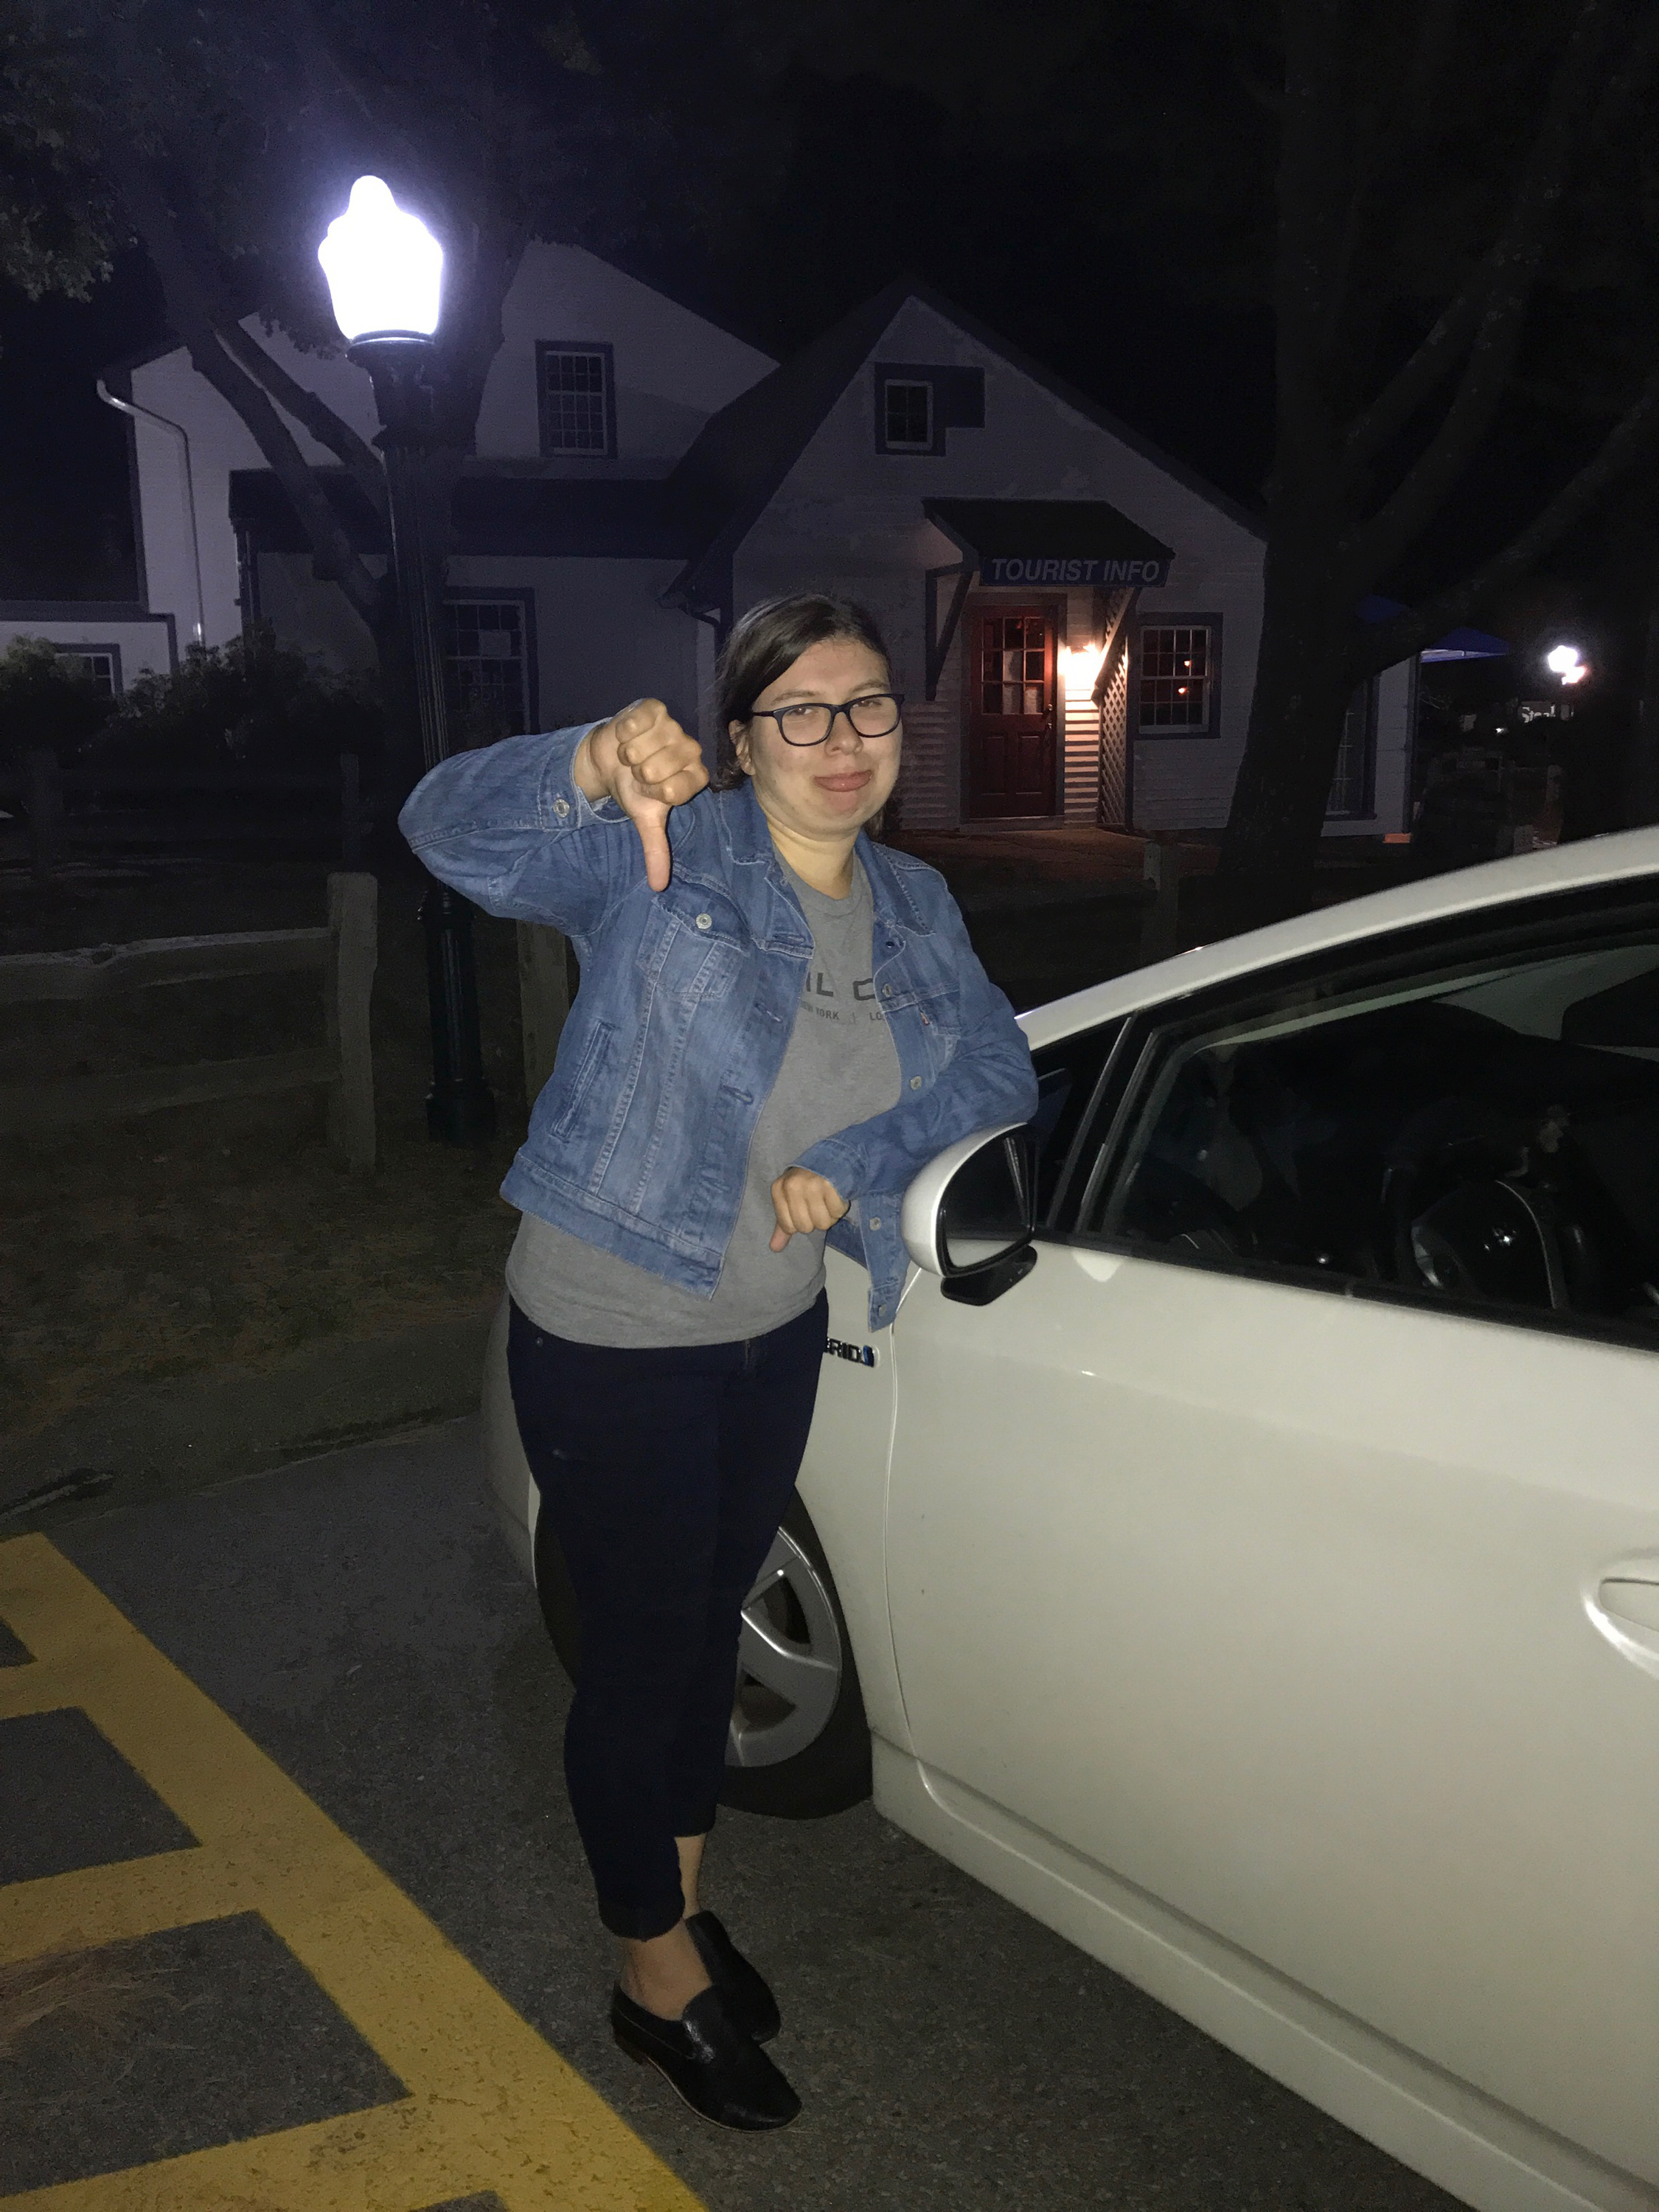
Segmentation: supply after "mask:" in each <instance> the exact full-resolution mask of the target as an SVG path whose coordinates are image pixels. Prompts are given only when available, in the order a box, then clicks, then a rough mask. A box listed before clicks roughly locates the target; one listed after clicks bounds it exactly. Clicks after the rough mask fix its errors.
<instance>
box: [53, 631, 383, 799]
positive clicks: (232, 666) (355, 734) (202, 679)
mask: <svg viewBox="0 0 1659 2212" xmlns="http://www.w3.org/2000/svg"><path fill="white" fill-rule="evenodd" d="M380 743H381V720H380V706H379V703H378V702H377V701H376V700H375V699H374V697H373V696H372V695H371V694H370V692H369V690H368V688H367V686H366V685H364V684H361V683H357V682H355V681H353V680H352V679H350V678H343V677H339V676H336V675H334V674H332V673H331V671H327V670H325V669H321V668H319V667H317V666H316V665H313V663H312V662H311V661H310V660H308V659H307V658H306V656H305V655H304V654H303V653H297V652H295V650H294V649H293V647H289V646H284V645H282V644H279V643H278V641H277V639H276V635H275V633H274V632H273V631H272V629H270V624H269V623H255V624H254V625H253V626H252V629H250V630H249V631H248V632H247V634H246V635H245V636H243V637H239V638H233V639H232V641H230V643H229V644H228V645H224V646H217V647H202V646H193V647H191V649H190V651H189V652H188V653H186V654H185V658H184V659H183V660H181V661H180V662H179V665H178V667H177V668H176V669H174V670H173V671H171V672H170V673H168V674H166V675H149V676H141V677H139V678H137V680H136V682H134V683H132V684H130V685H129V686H128V687H127V690H126V691H125V694H124V695H123V696H122V699H121V702H120V705H119V708H118V710H117V711H116V712H115V713H114V714H112V715H111V716H110V717H109V719H108V720H106V722H105V723H104V724H103V726H102V727H101V729H100V732H99V733H98V736H97V738H96V741H95V743H94V744H93V745H92V746H91V747H90V748H89V749H88V753H87V759H88V764H89V765H90V766H92V767H94V768H99V769H104V770H106V771H108V772H110V773H114V772H116V771H118V770H119V769H124V768H135V769H193V768H227V767H229V766H231V765H232V764H233V763H238V764H240V765H242V766H245V767H249V768H261V769H283V768H288V769H316V770H318V771H320V772H325V773H328V774H332V773H333V772H334V769H335V764H336V763H337V760H338V758H339V756H340V755H341V754H342V753H346V752H353V753H356V754H357V756H358V757H359V758H360V759H362V761H363V762H364V763H366V764H372V763H374V761H375V760H376V759H377V758H378V757H379V754H380Z"/></svg>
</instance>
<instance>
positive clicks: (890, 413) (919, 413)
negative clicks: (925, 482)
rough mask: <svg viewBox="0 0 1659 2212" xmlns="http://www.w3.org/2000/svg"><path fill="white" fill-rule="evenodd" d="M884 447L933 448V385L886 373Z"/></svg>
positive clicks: (890, 449)
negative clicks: (885, 432)
mask: <svg viewBox="0 0 1659 2212" xmlns="http://www.w3.org/2000/svg"><path fill="white" fill-rule="evenodd" d="M885 398H886V407H887V441H886V443H887V450H888V452H889V453H932V452H933V386H932V385H931V384H909V383H906V382H905V381H904V380H902V378H900V377H896V376H890V377H889V378H888V380H887V383H886V386H885Z"/></svg>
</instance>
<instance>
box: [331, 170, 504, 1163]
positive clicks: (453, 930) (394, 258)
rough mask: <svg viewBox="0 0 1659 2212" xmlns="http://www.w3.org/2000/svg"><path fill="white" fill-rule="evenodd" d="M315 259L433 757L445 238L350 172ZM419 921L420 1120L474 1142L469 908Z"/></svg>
mask: <svg viewBox="0 0 1659 2212" xmlns="http://www.w3.org/2000/svg"><path fill="white" fill-rule="evenodd" d="M317 258H318V259H319V261H320V262H321V263H322V264H323V274H324V275H325V276H326V277H327V279H328V289H329V295H330V297H331V300H332V301H333V306H334V319H335V321H336V322H337V323H338V325H339V326H340V331H341V335H342V336H343V337H344V338H345V339H346V341H347V344H346V358H347V360H348V361H352V362H356V364H357V366H358V367H359V368H362V369H366V370H367V371H368V377H369V380H370V382H371V383H372V384H373V386H374V404H375V407H376V409H377V410H378V411H379V414H380V423H381V429H380V436H379V438H378V439H377V440H376V441H375V443H376V444H377V445H378V446H379V447H380V451H381V453H383V454H384V456H385V458H386V506H387V510H388V513H389V515H390V518H391V524H392V578H393V581H394V584H395V586H396V590H397V595H398V614H399V617H400V618H401V620H402V623H403V626H404V641H405V643H406V644H407V647H408V649H409V659H410V670H411V672H412V675H413V679H414V685H415V709H416V722H417V724H418V726H419V731H420V739H421V760H422V766H423V768H425V769H433V768H435V767H436V766H437V765H438V763H439V762H440V761H441V760H444V759H447V757H448V753H449V728H448V718H447V714H446V711H445V704H444V680H443V641H442V638H441V634H440V612H441V607H442V604H443V599H442V590H443V579H442V575H441V562H440V561H439V559H438V557H437V556H436V553H435V547H436V545H437V544H438V542H439V537H438V533H437V532H435V530H434V528H433V522H434V517H433V515H432V513H431V512H430V507H429V500H430V490H429V487H428V471H427V470H426V468H425V466H424V465H423V464H424V461H425V457H426V456H427V455H428V453H430V452H431V450H432V448H433V447H435V445H436V444H437V443H438V442H439V428H438V422H437V408H436V393H435V389H434V386H433V382H432V377H431V362H432V356H433V333H434V332H435V331H436V329H437V327H438V307H439V300H440V295H441V289H442V283H443V263H444V256H443V248H442V247H441V246H440V245H439V243H438V241H437V240H436V239H435V238H434V237H433V235H432V234H431V233H430V231H428V228H427V227H426V225H425V224H424V223H423V222H421V221H420V219H419V218H418V216H412V215H409V214H407V213H405V212H404V210H402V209H400V208H399V207H398V204H397V203H396V202H395V201H394V200H393V198H392V194H391V192H390V191H388V190H387V188H386V185H384V184H383V183H382V182H381V180H380V178H379V177H359V178H358V179H357V181H356V184H355V185H353V186H352V188H351V198H350V202H349V205H348V207H347V209H346V211H345V213H344V214H343V216H337V217H336V218H335V220H334V221H333V222H331V223H330V225H329V227H328V235H327V237H326V238H325V240H323V242H322V244H321V245H320V246H319V247H318V249H317ZM421 925H422V928H423V930H424V931H425V933H426V949H427V991H428V999H429V1001H430V1005H431V1010H432V1088H431V1090H430V1091H428V1094H427V1102H426V1121H427V1127H428V1130H429V1131H430V1133H431V1134H432V1135H433V1136H434V1137H435V1138H437V1139H440V1140H441V1142H442V1143H444V1144H449V1145H466V1144H473V1143H477V1142H478V1141H480V1140H481V1139H483V1138H486V1137H488V1136H489V1134H490V1133H491V1132H492V1131H493V1130H494V1128H495V1098H494V1097H493V1096H492V1095H491V1093H490V1091H489V1085H487V1084H486V1083H485V1081H484V1077H483V1045H482V1042H481V1040H480V1034H479V1026H478V986H477V973H476V970H475V969H474V965H473V958H472V909H471V907H470V906H469V905H468V904H467V902H466V901H465V899H464V898H463V897H462V896H460V894H459V892H458V891H455V890H452V889H451V888H450V886H449V885H448V884H441V883H436V882H435V883H433V884H432V885H431V886H430V888H429V889H428V890H427V892H426V894H425V896H423V898H422V901H421Z"/></svg>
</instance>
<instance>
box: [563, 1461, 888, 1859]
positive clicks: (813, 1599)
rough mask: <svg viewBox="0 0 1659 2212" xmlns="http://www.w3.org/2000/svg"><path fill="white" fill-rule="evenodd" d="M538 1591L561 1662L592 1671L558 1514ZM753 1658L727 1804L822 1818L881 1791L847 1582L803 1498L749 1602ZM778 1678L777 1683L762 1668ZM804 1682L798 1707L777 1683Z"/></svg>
mask: <svg viewBox="0 0 1659 2212" xmlns="http://www.w3.org/2000/svg"><path fill="white" fill-rule="evenodd" d="M536 1593H537V1595H538V1598H539V1599H540V1601H541V1608H542V1618H543V1620H544V1621H545V1622H546V1624H547V1632H548V1635H549V1636H550V1638H551V1639H552V1644H553V1649H554V1650H555V1651H556V1653H557V1654H558V1656H559V1662H560V1664H561V1665H562V1667H563V1668H564V1670H565V1672H566V1674H568V1675H569V1677H570V1679H571V1680H572V1681H573V1682H574V1681H575V1680H576V1679H577V1676H578V1674H579V1672H580V1665H581V1638H580V1627H579V1624H578V1621H577V1617H576V1600H575V1593H574V1590H573V1589H571V1587H570V1577H569V1574H568V1571H567V1569H566V1567H565V1563H564V1555H563V1553H562V1551H561V1550H560V1547H559V1541H558V1539H557V1537H556V1535H555V1534H554V1533H553V1525H552V1522H551V1520H550V1517H549V1516H547V1515H546V1514H544V1513H543V1514H538V1516H537V1521H536ZM744 1623H745V1626H744V1646H743V1650H744V1664H743V1665H742V1667H741V1668H740V1674H739V1685H738V1699H737V1704H736V1705H735V1707H734V1710H733V1714H732V1735H731V1736H730V1738H729V1739H728V1741H727V1747H726V1780H725V1783H724V1784H723V1785H722V1787H721V1790H720V1802H721V1804H722V1805H732V1806H736V1807H738V1808H739V1809H740V1810H742V1811H744V1812H745V1813H767V1814H772V1815H773V1816H774V1817H775V1818H778V1819H781V1820H817V1819H819V1818H821V1817H822V1816H823V1815H824V1814H829V1813H844V1812H845V1811H846V1810H847V1809H848V1807H849V1806H852V1805H857V1804H860V1803H861V1802H863V1800H864V1799H865V1798H866V1797H867V1796H869V1795H870V1729H869V1723H867V1722H866V1719H865V1717H864V1698H863V1694H862V1692H861V1691H860V1687H859V1674H858V1664H857V1662H856V1661H855V1660H854V1656H853V1644H852V1639H851V1638H850V1637H849V1636H848V1633H847V1621H846V1617H845V1615H844V1614H843V1613H842V1609H841V1599H840V1597H839V1596H838V1595H836V1583H835V1577H833V1576H832V1575H831V1573H830V1571H829V1561H828V1560H827V1559H825V1558H824V1555H823V1545H822V1544H820V1543H819V1541H818V1536H817V1530H816V1529H815V1528H813V1526H812V1522H811V1516H810V1515H809V1514H808V1512H807V1510H806V1508H805V1506H804V1505H803V1504H801V1502H800V1499H799V1497H798V1496H792V1497H791V1498H790V1500H789V1505H788V1510H787V1511H786V1513H785V1514H784V1516H783V1523H782V1526H781V1528H780V1529H779V1531H778V1538H777V1541H776V1543H775V1544H774V1546H773V1547H772V1550H771V1552H770V1553H769V1555H768V1559H767V1563H766V1565H765V1566H764V1567H763V1569H762V1571H761V1575H760V1578H759V1580H758V1581H757V1583H756V1585H755V1588H754V1589H752V1590H751V1591H750V1595H749V1597H748V1599H747V1600H746V1601H745V1602H744ZM750 1662H753V1664H754V1665H757V1666H759V1667H762V1668H764V1670H765V1671H766V1673H768V1674H770V1675H771V1676H772V1677H773V1685H771V1686H769V1684H768V1683H767V1682H766V1681H763V1680H761V1679H760V1678H759V1676H758V1675H757V1674H756V1673H755V1672H754V1671H752V1667H751V1664H750ZM778 1683H785V1684H787V1686H789V1687H790V1688H791V1689H795V1688H797V1686H799V1689H800V1694H799V1699H798V1702H795V1703H793V1704H792V1703H791V1701H790V1700H789V1699H787V1698H786V1697H785V1696H783V1695H782V1694H781V1692H780V1691H779V1689H778V1688H777V1687H776V1686H775V1685H776V1684H778Z"/></svg>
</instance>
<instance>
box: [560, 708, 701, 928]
mask: <svg viewBox="0 0 1659 2212" xmlns="http://www.w3.org/2000/svg"><path fill="white" fill-rule="evenodd" d="M570 772H571V775H572V776H573V778H574V781H575V784H576V787H577V789H578V790H579V791H580V793H582V795H583V797H584V798H586V799H591V800H592V802H593V804H594V805H598V804H599V801H600V799H615V800H616V802H617V805H618V806H620V807H621V809H622V811H623V813H624V814H625V815H627V817H628V818H629V821H630V822H631V823H633V824H634V827H635V829H637V830H638V832H639V836H640V843H641V845H642V846H643V847H644V848H645V880H646V881H647V883H648V884H650V886H651V888H652V890H653V891H663V890H667V888H668V876H669V865H670V864H669V854H668V810H669V808H670V807H671V806H684V805H685V802H686V801H687V799H695V798H696V795H697V793H699V792H700V791H701V790H702V787H703V786H704V785H705V784H706V783H707V782H708V769H706V768H705V767H704V766H703V761H702V747H701V746H700V745H699V744H698V743H697V741H696V738H691V737H688V736H687V735H686V733H685V732H684V730H683V729H682V728H681V727H680V726H679V724H678V722H677V721H676V720H674V718H673V716H672V715H671V714H670V713H669V711H668V709H667V708H666V707H665V706H664V705H663V703H662V701H661V700H660V699H636V700H635V702H634V703H633V705H632V706H631V707H624V708H623V710H622V712H621V714H613V715H612V716H611V720H609V721H608V722H601V723H600V725H599V728H598V729H597V730H590V731H589V732H588V733H587V735H586V737H585V738H583V739H582V741H581V743H580V744H579V745H578V746H577V748H576V752H575V757H574V760H573V761H572V762H571V769H570Z"/></svg>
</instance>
